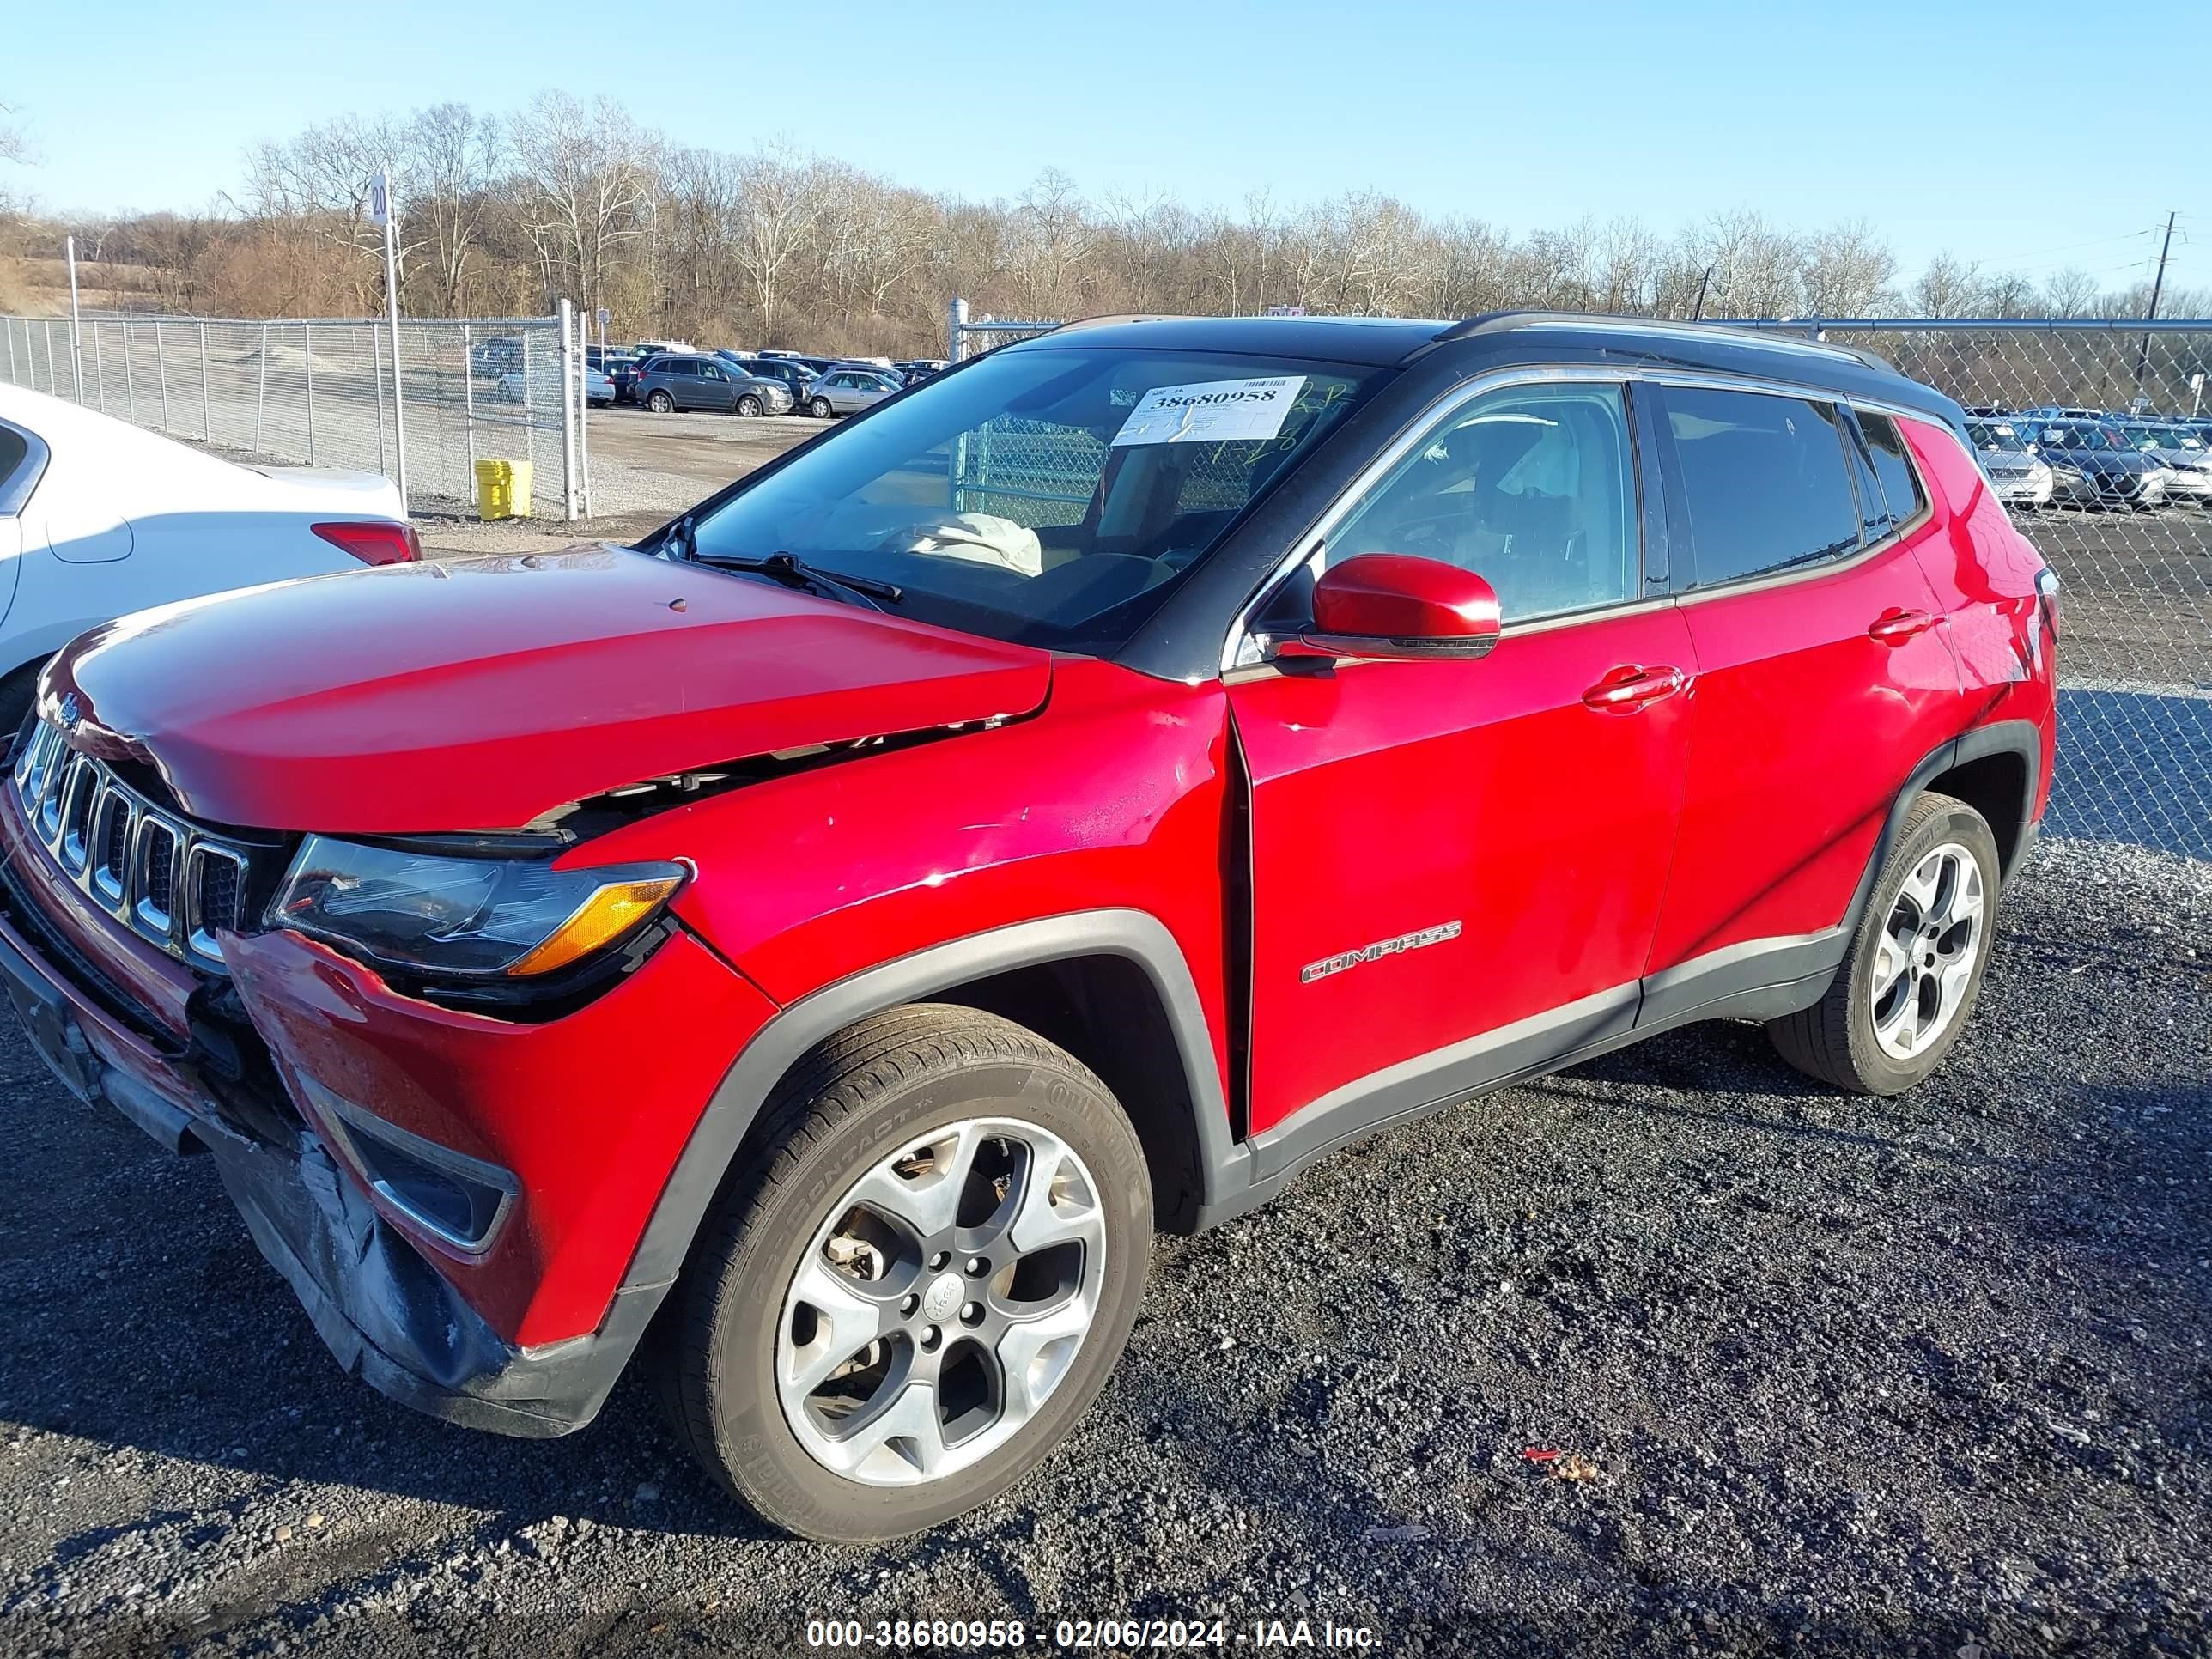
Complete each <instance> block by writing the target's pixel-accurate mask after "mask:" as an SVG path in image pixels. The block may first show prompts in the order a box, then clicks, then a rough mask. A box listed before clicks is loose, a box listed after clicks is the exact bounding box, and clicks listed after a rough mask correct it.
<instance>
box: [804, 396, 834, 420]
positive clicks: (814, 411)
mask: <svg viewBox="0 0 2212 1659" xmlns="http://www.w3.org/2000/svg"><path fill="white" fill-rule="evenodd" d="M806 412H807V413H808V414H810V415H811V416H813V417H814V418H815V419H816V420H817V421H826V420H828V419H829V416H831V415H832V414H834V413H836V411H835V410H832V409H831V408H830V407H829V399H828V398H815V399H814V401H813V402H811V403H810V404H807V405H806Z"/></svg>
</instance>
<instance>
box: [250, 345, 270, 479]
mask: <svg viewBox="0 0 2212 1659" xmlns="http://www.w3.org/2000/svg"><path fill="white" fill-rule="evenodd" d="M268 401H269V325H268V324H266V323H264V324H262V325H261V375H260V380H259V381H258V384H257V385H256V386H254V388H253V453H255V454H257V455H258V454H259V453H261V406H262V405H263V404H265V403H267V402H268Z"/></svg>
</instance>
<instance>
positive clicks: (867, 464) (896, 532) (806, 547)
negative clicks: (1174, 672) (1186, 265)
mask: <svg viewBox="0 0 2212 1659" xmlns="http://www.w3.org/2000/svg"><path fill="white" fill-rule="evenodd" d="M1391 373H1392V371H1390V370H1388V369H1380V368H1358V367H1353V366H1350V365H1346V364H1342V363H1325V362H1304V361H1294V360H1291V359H1287V358H1270V357H1251V356H1226V355H1220V354H1212V353H1167V352H1157V351H1138V350H1130V349H1126V348H1106V347H1098V346H1092V347H1085V346H1083V345H1080V344H1077V343H1073V342H1071V343H1069V344H1067V345H1066V346H1054V347H1024V348H1023V349H1020V350H1006V351H1000V352H996V353H994V354H993V355H992V356H989V357H987V358H985V359H983V360H982V361H981V362H977V363H975V364H974V365H973V366H971V367H968V368H962V369H961V370H960V371H959V372H958V373H957V374H946V375H945V376H943V377H942V378H939V379H933V380H928V381H926V382H925V383H923V385H921V386H920V387H918V388H917V389H916V390H915V392H912V393H911V394H910V395H908V396H907V397H905V398H901V399H899V400H898V401H897V402H896V403H891V404H884V405H883V406H882V408H881V409H880V410H879V411H878V412H877V413H874V414H872V415H870V416H868V417H867V418H866V420H863V421H860V422H856V423H855V424H854V425H853V426H851V427H848V428H845V429H844V430H842V431H841V432H839V433H838V434H836V435H835V436H834V437H831V438H829V439H828V440H827V441H823V442H822V443H821V444H819V445H818V446H817V447H814V448H812V449H810V450H808V451H807V452H806V453H804V454H801V455H799V456H797V457H796V458H794V459H793V460H792V461H790V462H789V463H788V464H787V465H785V466H783V467H782V468H781V469H780V470H778V471H775V472H773V473H770V474H769V476H767V477H764V478H763V479H761V481H760V482H759V483H757V484H754V485H752V486H750V488H747V489H744V490H743V491H742V492H741V493H740V494H738V495H736V496H734V497H732V499H731V500H730V501H727V502H726V503H725V504H724V505H723V506H722V507H720V509H719V510H717V511H716V512H714V513H712V514H710V515H708V516H707V517H705V518H703V519H702V520H700V521H699V523H698V524H697V526H696V530H695V535H696V544H697V548H698V550H699V552H700V554H701V556H702V557H706V558H710V559H711V558H716V557H720V558H747V559H759V558H766V557H767V556H769V555H770V554H775V553H789V554H791V555H793V556H795V557H797V558H799V560H801V561H803V562H805V563H807V564H810V565H813V566H817V567H818V568H822V569H823V570H827V571H831V572H835V573H837V574H843V575H848V576H863V577H872V578H874V579H876V580H879V581H887V582H893V583H896V584H897V586H899V587H900V588H901V589H902V594H903V597H902V599H901V601H900V602H899V603H898V604H897V606H896V608H897V610H898V611H899V614H901V615H902V616H911V617H915V618H917V619H919V620H921V621H923V622H933V623H941V624H943V625H945V626H946V627H951V628H957V629H963V630H965V631H967V632H969V633H975V634H983V635H990V636H992V637H994V638H998V639H1004V640H1012V641H1020V642H1023V643H1026V644H1033V645H1042V646H1047V647H1060V648H1066V649H1071V650H1083V651H1090V652H1093V653H1102V654H1103V653H1110V652H1111V651H1113V650H1115V649H1116V648H1118V647H1120V646H1121V645H1122V644H1123V643H1125V642H1126V641H1127V640H1128V638H1129V636H1130V635H1132V634H1133V633H1134V632H1135V630H1136V629H1137V628H1138V627H1139V625H1140V624H1141V623H1143V622H1144V621H1145V620H1146V618H1147V617H1150V616H1151V615H1152V612H1153V611H1156V610H1158V607H1159V605H1160V604H1161V602H1162V601H1163V600H1164V599H1165V598H1166V597H1167V595H1168V594H1169V592H1171V591H1172V590H1173V589H1174V587H1175V586H1176V584H1177V583H1178V582H1179V581H1180V580H1182V577H1183V576H1184V574H1186V573H1188V571H1189V570H1190V569H1192V568H1194V566H1196V565H1197V564H1198V562H1200V560H1202V559H1204V558H1205V557H1206V555H1207V554H1209V553H1210V552H1212V550H1214V548H1216V547H1217V546H1218V545H1219V544H1220V543H1221V541H1222V539H1223V538H1225V536H1226V535H1227V534H1228V532H1229V531H1230V528H1231V526H1233V525H1234V524H1235V523H1236V522H1237V520H1238V518H1239V517H1240V516H1241V515H1242V514H1243V513H1245V512H1246V511H1247V510H1248V509H1249V507H1251V506H1252V505H1253V504H1254V503H1255V502H1256V501H1259V500H1260V499H1261V497H1262V496H1264V495H1266V494H1267V491H1268V490H1269V489H1271V488H1273V485H1274V484H1275V483H1277V482H1278V481H1279V480H1280V479H1281V478H1283V477H1285V476H1286V475H1287V474H1289V473H1290V472H1291V471H1292V470H1293V469H1294V468H1295V467H1296V466H1297V465H1298V463H1299V462H1300V460H1301V459H1304V456H1305V455H1307V454H1308V453H1310V452H1311V451H1312V449H1313V448H1314V447H1315V446H1316V444H1318V443H1319V442H1320V441H1322V438H1323V437H1324V436H1325V435H1327V434H1328V433H1329V432H1331V431H1333V430H1334V429H1335V428H1336V427H1337V426H1338V425H1339V424H1340V423H1341V422H1343V420H1344V419H1345V417H1346V416H1347V415H1348V414H1349V413H1350V412H1351V411H1352V410H1354V409H1356V408H1358V406H1359V405H1360V404H1361V403H1363V402H1364V400H1365V399H1366V398H1367V397H1368V396H1369V395H1370V393H1371V392H1373V391H1374V390H1375V389H1376V387H1377V386H1380V385H1381V384H1382V383H1383V380H1386V379H1387V378H1389V374H1391Z"/></svg>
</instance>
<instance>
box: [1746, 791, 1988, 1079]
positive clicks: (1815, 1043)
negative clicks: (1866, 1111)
mask: <svg viewBox="0 0 2212 1659" xmlns="http://www.w3.org/2000/svg"><path fill="white" fill-rule="evenodd" d="M1997 889H1998V867H1997V844H1996V836H1993V835H1991V834H1990V826H1989V825H1988V823H1986V822H1984V819H1983V817H1982V815H1981V814H1980V813H1979V812H1977V811H1974V809H1973V808H1972V807H1971V806H1969V805H1966V802H1964V801H1961V800H1954V799H1952V798H1951V797H1950V796H1948V795H1939V794H1935V793H1929V794H1924V795H1923V796H1921V797H1920V799H1917V800H1916V801H1915V802H1913V804H1912V805H1911V808H1910V809H1909V810H1908V811H1906V813H1905V822H1904V823H1903V825H1902V826H1901V827H1900V830H1899V836H1898V839H1897V843H1896V845H1895V846H1894V847H1893V848H1891V849H1890V854H1889V856H1888V857H1887V859H1885V860H1883V861H1882V866H1881V873H1880V874H1879V875H1877V876H1876V877H1875V884H1874V891H1873V892H1872V893H1870V894H1869V896H1868V897H1867V905H1866V913H1865V914H1864V915H1862V916H1861V917H1860V918H1859V925H1858V928H1857V932H1856V933H1853V934H1852V936H1851V945H1850V954H1848V955H1847V956H1845V957H1844V964H1843V966H1842V967H1841V968H1839V969H1837V970H1836V978H1835V982H1834V983H1833V984H1832V985H1831V986H1830V987H1828V990H1827V993H1826V995H1824V996H1823V997H1822V998H1821V999H1820V1000H1819V1001H1818V1002H1816V1003H1814V1005H1813V1006H1811V1007H1809V1008H1804V1009H1800V1010H1799V1011H1798V1012H1796V1013H1794V1014H1787V1015H1784V1017H1783V1018H1780V1019H1777V1020H1772V1021H1770V1022H1769V1023H1768V1024H1767V1027H1766V1031H1767V1036H1769V1037H1770V1038H1771V1039H1772V1041H1773V1043H1774V1047H1775V1050H1776V1052H1777V1053H1778V1054H1780V1055H1781V1056H1782V1058H1783V1059H1784V1060H1788V1061H1789V1062H1790V1064H1791V1065H1792V1066H1796V1068H1797V1069H1798V1070H1799V1071H1801V1072H1802V1073H1805V1075H1806V1076H1808V1077H1809V1078H1813V1079H1816V1080H1817V1081H1819V1082H1821V1083H1826V1084H1828V1085H1832V1086H1833V1087H1835V1088H1838V1089H1844V1090H1848V1091H1850V1092H1851V1093H1854V1094H1863V1095H1895V1094H1902V1093H1903V1092H1904V1091H1905V1090H1907V1089H1910V1088H1911V1087H1912V1086H1913V1085H1915V1084H1917V1083H1918V1082H1919V1081H1920V1080H1921V1079H1923V1078H1924V1077H1926V1076H1927V1075H1928V1074H1929V1073H1930V1072H1932V1071H1934V1070H1935V1069H1936V1066H1940V1065H1942V1062H1943V1057H1944V1056H1945V1055H1946V1054H1949V1053H1950V1052H1951V1046H1952V1044H1954V1042H1957V1041H1958V1040H1959V1033H1960V1031H1962V1030H1965V1029H1966V1020H1967V1018H1968V1017H1969V1016H1970V1015H1972V1012H1973V1008H1974V1003H1975V1000H1976V999H1977V998H1978V997H1979V996H1980V994H1981V989H1982V976H1983V974H1984V971H1985V970H1986V969H1987V968H1988V966H1989V960H1990V933H1991V927H1992V924H1993V923H1994V922H1995V921H1996V909H1997Z"/></svg>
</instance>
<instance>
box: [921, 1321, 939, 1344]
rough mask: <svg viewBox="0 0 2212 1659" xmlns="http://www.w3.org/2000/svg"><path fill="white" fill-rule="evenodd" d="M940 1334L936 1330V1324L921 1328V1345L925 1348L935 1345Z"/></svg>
mask: <svg viewBox="0 0 2212 1659" xmlns="http://www.w3.org/2000/svg"><path fill="white" fill-rule="evenodd" d="M941 1335H942V1334H941V1333H940V1332H939V1330H938V1328H937V1327H936V1326H934V1325H932V1326H929V1327H928V1328H926V1329H925V1330H923V1332H922V1334H921V1346H923V1347H924V1348H925V1349H931V1348H934V1347H936V1346H937V1345H938V1343H939V1340H941Z"/></svg>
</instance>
